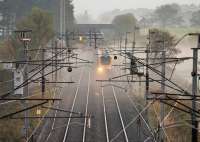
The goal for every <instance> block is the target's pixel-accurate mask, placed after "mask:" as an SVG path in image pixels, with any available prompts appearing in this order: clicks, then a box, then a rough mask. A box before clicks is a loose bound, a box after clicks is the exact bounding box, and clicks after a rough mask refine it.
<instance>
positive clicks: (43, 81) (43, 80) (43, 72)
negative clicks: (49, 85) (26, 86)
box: [41, 47, 45, 97]
mask: <svg viewBox="0 0 200 142" xmlns="http://www.w3.org/2000/svg"><path fill="white" fill-rule="evenodd" d="M42 48H43V47H42ZM44 65H45V49H44V48H43V49H42V68H43V69H42V83H41V84H42V97H44V95H45V77H44V74H45V69H44Z"/></svg>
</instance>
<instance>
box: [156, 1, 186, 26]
mask: <svg viewBox="0 0 200 142" xmlns="http://www.w3.org/2000/svg"><path fill="white" fill-rule="evenodd" d="M179 11H180V7H179V5H177V4H167V5H162V6H160V7H158V8H157V9H156V10H155V16H156V20H157V21H158V22H159V23H161V25H162V26H163V27H166V26H167V25H180V24H181V23H182V22H183V19H182V17H181V16H179Z"/></svg>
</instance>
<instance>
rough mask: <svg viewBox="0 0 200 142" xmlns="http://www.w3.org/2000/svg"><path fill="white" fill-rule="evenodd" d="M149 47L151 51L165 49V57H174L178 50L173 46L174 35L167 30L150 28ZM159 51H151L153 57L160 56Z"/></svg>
mask: <svg viewBox="0 0 200 142" xmlns="http://www.w3.org/2000/svg"><path fill="white" fill-rule="evenodd" d="M150 33H151V34H150V47H151V50H153V51H162V50H163V46H164V49H165V50H166V57H174V56H175V55H176V54H177V53H179V52H180V51H179V50H178V49H177V48H175V46H174V45H175V41H176V40H175V37H174V36H172V35H171V34H170V33H169V32H167V31H162V30H159V29H152V30H151V32H150ZM161 54H162V53H161V52H155V53H152V56H153V57H154V58H161Z"/></svg>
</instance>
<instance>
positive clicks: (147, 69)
mask: <svg viewBox="0 0 200 142" xmlns="http://www.w3.org/2000/svg"><path fill="white" fill-rule="evenodd" d="M148 38H149V44H148V45H147V48H146V84H145V88H146V89H145V100H146V106H147V105H148V100H147V99H148V96H149V53H150V46H151V32H150V30H149V37H148ZM145 113H146V118H147V122H149V121H148V109H147V110H146V111H145Z"/></svg>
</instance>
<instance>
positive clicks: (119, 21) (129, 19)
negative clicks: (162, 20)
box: [112, 13, 137, 33]
mask: <svg viewBox="0 0 200 142" xmlns="http://www.w3.org/2000/svg"><path fill="white" fill-rule="evenodd" d="M112 24H113V25H114V26H115V29H116V31H117V32H120V33H124V32H132V31H134V30H135V27H136V24H137V20H136V18H135V17H134V15H133V14H130V13H129V14H124V15H118V16H116V17H115V18H114V19H113V21H112Z"/></svg>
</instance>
